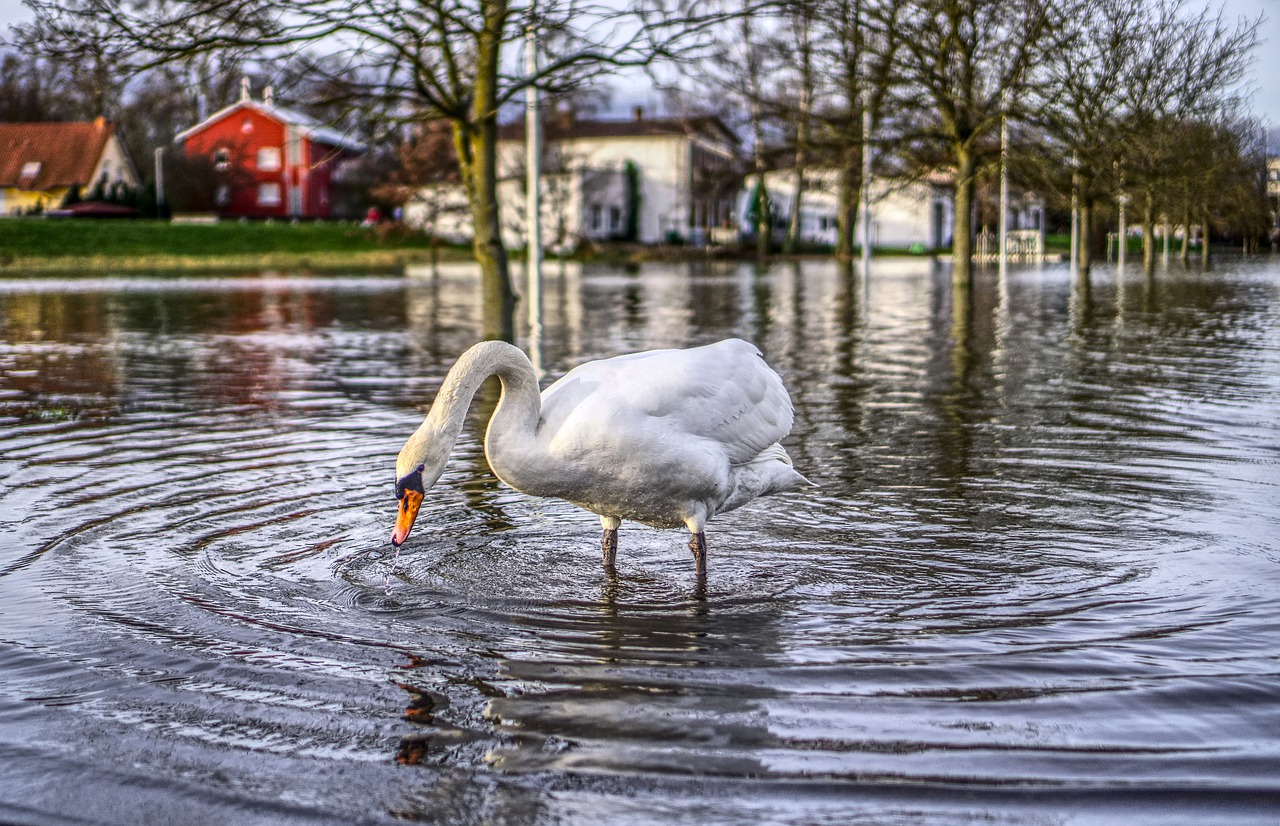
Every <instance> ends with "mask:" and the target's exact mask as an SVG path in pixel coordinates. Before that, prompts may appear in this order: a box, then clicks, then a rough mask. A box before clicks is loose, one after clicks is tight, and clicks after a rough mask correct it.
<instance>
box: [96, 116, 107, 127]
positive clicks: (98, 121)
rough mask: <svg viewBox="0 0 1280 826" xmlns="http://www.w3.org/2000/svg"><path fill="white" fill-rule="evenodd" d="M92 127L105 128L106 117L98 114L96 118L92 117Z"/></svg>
mask: <svg viewBox="0 0 1280 826" xmlns="http://www.w3.org/2000/svg"><path fill="white" fill-rule="evenodd" d="M93 128H94V129H106V128H107V119H106V118H104V117H103V116H102V115H98V116H97V117H96V118H94V119H93Z"/></svg>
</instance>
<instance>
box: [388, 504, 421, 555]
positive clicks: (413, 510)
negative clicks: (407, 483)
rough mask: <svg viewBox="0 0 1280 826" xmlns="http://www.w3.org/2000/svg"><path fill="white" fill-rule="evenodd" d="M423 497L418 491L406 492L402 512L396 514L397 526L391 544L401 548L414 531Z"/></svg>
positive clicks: (392, 534)
mask: <svg viewBox="0 0 1280 826" xmlns="http://www.w3.org/2000/svg"><path fill="white" fill-rule="evenodd" d="M423 498H424V497H423V495H422V494H421V493H418V492H417V491H416V490H406V491H404V492H403V495H401V497H400V512H399V513H397V514H396V526H395V528H393V529H392V530H391V544H392V545H395V546H396V547H397V548H399V547H400V546H401V545H402V544H404V541H405V540H406V539H408V538H409V531H411V530H413V520H414V519H417V518H418V508H420V507H422V500H423Z"/></svg>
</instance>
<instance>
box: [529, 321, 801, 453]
mask: <svg viewBox="0 0 1280 826" xmlns="http://www.w3.org/2000/svg"><path fill="white" fill-rule="evenodd" d="M542 398H543V416H544V426H545V427H546V429H547V431H548V432H547V435H548V436H549V437H550V439H551V440H556V439H559V438H565V439H573V440H581V439H584V438H585V440H586V441H594V440H595V439H596V438H612V439H614V440H616V439H628V440H631V441H633V442H635V443H636V446H637V447H638V448H641V447H643V446H644V443H646V442H649V441H650V440H655V442H656V443H660V444H662V445H663V446H664V447H666V448H667V449H672V448H675V449H679V448H680V447H681V446H685V447H688V448H690V449H693V448H694V444H695V443H696V442H699V441H701V440H706V441H709V442H712V443H714V444H716V445H717V446H718V447H719V449H720V450H721V451H723V453H724V455H726V456H727V458H728V459H729V461H730V462H731V463H733V464H743V463H746V462H750V461H752V460H753V459H755V458H756V457H757V456H759V455H760V453H761V452H762V451H764V450H765V449H766V448H768V447H769V446H770V445H772V444H774V443H775V442H777V441H779V440H780V439H781V438H782V437H783V436H785V435H787V433H789V432H790V431H791V424H792V421H793V418H794V414H793V411H792V406H791V398H790V396H788V395H787V390H786V388H785V387H784V386H783V384H782V379H781V378H780V377H779V376H778V374H777V373H775V372H774V371H773V369H772V368H770V367H769V365H768V364H766V363H765V361H764V357H763V355H762V354H761V353H760V351H759V349H757V348H756V347H755V345H753V344H749V343H747V342H745V341H741V340H739V339H729V340H726V341H721V342H718V343H716V344H711V345H707V346H705V347H696V348H693V349H689V350H651V351H648V352H645V353H634V354H631V355H627V356H618V357H616V358H611V359H603V360H600V361H593V362H588V363H586V364H583V365H581V366H579V367H576V368H574V369H573V370H571V371H570V372H569V373H567V374H566V375H565V376H564V378H562V379H560V380H559V381H557V382H556V383H555V384H553V385H551V386H550V387H548V388H547V389H546V390H545V391H544V392H543V394H542Z"/></svg>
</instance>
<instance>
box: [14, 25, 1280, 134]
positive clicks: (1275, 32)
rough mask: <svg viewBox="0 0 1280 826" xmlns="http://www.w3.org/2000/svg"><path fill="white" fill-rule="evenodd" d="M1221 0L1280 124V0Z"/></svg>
mask: <svg viewBox="0 0 1280 826" xmlns="http://www.w3.org/2000/svg"><path fill="white" fill-rule="evenodd" d="M1201 2H1202V0H1187V5H1188V6H1189V7H1191V8H1197V7H1199V6H1200V4H1201ZM1219 3H1221V5H1222V8H1223V10H1224V12H1225V15H1226V17H1227V18H1228V19H1229V20H1234V19H1236V18H1240V17H1247V18H1250V19H1252V18H1255V17H1258V16H1259V15H1262V16H1264V17H1265V18H1266V19H1265V20H1264V21H1263V23H1262V28H1261V29H1260V31H1259V40H1260V42H1259V44H1258V47H1257V49H1256V50H1255V51H1254V64H1253V69H1252V71H1251V72H1250V76H1249V86H1250V88H1251V89H1252V90H1253V109H1254V112H1255V113H1256V114H1257V115H1259V116H1260V117H1261V118H1262V119H1263V120H1265V121H1268V122H1269V123H1270V124H1271V125H1272V126H1273V127H1280V0H1208V2H1207V5H1209V6H1210V7H1214V8H1216V7H1217V6H1218V4H1219ZM28 16H29V13H28V11H27V9H26V7H25V6H23V5H22V0H0V37H3V34H2V33H3V32H7V29H8V28H9V25H10V24H12V23H14V22H17V21H20V20H24V19H26V18H27V17H28ZM630 91H631V90H619V92H621V94H620V95H619V97H630V96H631V95H630V94H628V92H630Z"/></svg>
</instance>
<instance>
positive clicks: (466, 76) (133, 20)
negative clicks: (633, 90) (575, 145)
mask: <svg viewBox="0 0 1280 826" xmlns="http://www.w3.org/2000/svg"><path fill="white" fill-rule="evenodd" d="M25 2H26V3H27V5H28V6H29V7H30V8H31V9H32V10H33V11H34V13H35V20H34V22H33V23H31V24H29V25H27V26H25V27H21V28H20V30H19V41H20V42H21V43H23V44H24V45H28V46H31V47H33V48H39V49H42V50H44V51H45V52H46V53H49V54H57V55H60V56H63V57H67V58H72V59H75V58H77V57H79V56H80V55H85V54H92V53H94V52H95V50H100V51H101V52H102V53H104V54H107V55H114V56H121V57H125V56H127V57H129V58H130V59H131V60H133V61H134V62H135V63H138V64H141V65H155V64H159V63H163V62H167V61H171V60H175V59H180V58H185V57H189V56H191V55H196V54H203V53H209V52H217V51H220V50H225V49H241V48H245V47H255V48H257V49H259V50H260V51H268V50H276V51H277V52H279V53H281V54H297V53H298V52H300V51H301V50H304V49H308V48H314V49H316V50H321V51H323V52H324V53H325V54H326V57H327V60H326V61H325V62H324V63H323V64H322V63H320V62H316V63H315V64H313V68H314V70H315V71H317V72H322V73H325V74H327V75H329V76H330V77H331V79H332V80H333V81H334V82H335V84H340V85H342V84H345V88H346V93H347V94H348V95H350V97H351V98H352V99H356V98H359V99H363V100H375V99H376V100H377V101H379V102H380V103H381V104H382V106H383V108H384V110H385V111H389V112H398V113H400V114H402V115H404V114H410V113H411V114H412V115H414V116H426V117H438V118H443V119H445V120H447V121H448V122H449V123H450V124H451V126H452V130H453V142H454V148H455V151H456V153H457V158H458V167H459V171H460V174H461V177H462V182H463V185H464V188H465V189H466V192H467V197H468V201H469V204H470V210H471V219H472V223H473V228H474V239H475V240H474V245H473V247H474V253H475V256H476V260H477V261H478V262H479V264H480V268H481V273H482V293H483V302H484V305H485V307H486V309H487V310H488V312H486V320H487V324H486V330H485V333H486V335H488V336H490V337H502V338H511V337H512V336H513V328H512V321H511V316H512V313H511V310H512V309H513V307H514V303H515V293H514V291H513V289H512V285H511V278H510V275H509V272H508V262H507V253H506V250H505V249H504V248H503V245H502V237H501V220H500V217H499V214H498V209H499V208H498V199H497V136H498V114H499V111H500V110H501V109H502V107H503V106H504V105H506V104H507V103H509V102H511V101H513V100H516V99H517V98H518V96H520V95H521V94H523V92H524V90H525V88H526V87H528V86H529V85H530V84H538V85H539V86H542V87H545V88H548V89H550V90H555V89H558V88H563V87H565V86H571V85H573V84H575V83H577V82H579V81H580V80H582V78H583V77H584V76H585V75H586V74H587V73H589V72H598V71H599V69H600V67H601V66H602V65H604V66H640V65H647V64H649V63H651V62H653V61H655V60H659V59H663V58H670V57H675V56H677V54H678V53H679V51H680V50H681V49H682V48H685V47H687V46H692V45H696V44H697V42H698V40H697V38H698V35H699V34H701V33H702V32H703V30H704V29H705V28H706V27H707V26H709V25H711V24H712V23H713V22H715V21H716V20H718V19H720V16H719V15H716V14H710V13H708V14H704V13H703V12H702V11H701V9H700V7H698V6H697V5H696V0H691V2H692V5H688V6H681V7H679V8H676V7H671V8H668V7H666V6H665V4H664V3H663V2H662V0H634V4H633V5H631V6H630V7H627V8H624V9H621V10H620V9H619V8H617V7H616V6H610V5H606V4H596V3H594V2H588V1H586V0H542V2H531V3H528V4H521V3H513V2H511V1H510V0H422V2H417V3H412V4H407V3H403V2H399V0H366V1H365V2H361V3H356V4H353V3H351V2H349V0H265V2H259V3H239V2H234V3H227V2H222V0H169V1H168V2H164V3H161V2H154V1H153V0H125V2H121V0H74V2H72V0H25ZM528 27H532V28H533V30H534V31H536V32H537V34H538V36H539V37H540V38H541V41H542V44H543V47H544V59H543V61H542V67H541V69H540V70H539V72H538V73H537V74H536V75H535V76H526V75H525V74H524V73H523V72H522V71H521V70H520V69H519V67H518V66H517V65H516V64H517V61H515V60H514V59H513V58H514V57H515V54H514V52H515V49H516V48H517V47H518V44H519V41H521V40H522V39H523V38H524V36H525V31H526V28H528Z"/></svg>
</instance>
